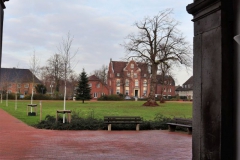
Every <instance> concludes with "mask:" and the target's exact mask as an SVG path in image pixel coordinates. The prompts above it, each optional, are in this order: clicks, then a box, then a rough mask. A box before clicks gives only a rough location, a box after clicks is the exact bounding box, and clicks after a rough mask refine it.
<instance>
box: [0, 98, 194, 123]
mask: <svg viewBox="0 0 240 160" xmlns="http://www.w3.org/2000/svg"><path fill="white" fill-rule="evenodd" d="M39 102H40V101H39V100H34V103H35V104H38V107H37V110H38V112H37V114H38V115H37V116H27V104H29V103H30V101H29V100H28V101H25V100H19V101H18V103H17V109H16V110H15V101H14V100H9V101H8V106H6V102H5V101H3V102H2V103H0V108H2V109H3V110H5V111H7V112H8V113H10V114H11V115H13V116H14V117H16V118H18V119H20V120H21V121H23V122H25V123H27V124H29V125H32V124H36V123H38V122H39V121H40V116H39V115H40V114H39V111H40V108H39V106H40V105H39ZM143 103H144V102H143V101H113V102H112V101H104V102H102V101H96V102H90V101H85V103H82V102H81V101H67V102H66V109H67V110H72V111H76V112H79V113H80V116H81V117H88V116H90V115H91V114H93V115H94V118H97V119H103V116H110V115H124V116H128V115H129V116H130V115H131V116H141V117H143V119H144V120H153V119H154V117H155V115H156V114H162V115H163V116H165V117H174V116H175V117H185V118H190V117H192V103H191V102H166V103H164V104H160V106H158V107H144V106H142V104H143ZM56 110H63V101H42V119H44V118H45V116H46V115H48V114H49V115H53V116H55V115H56Z"/></svg>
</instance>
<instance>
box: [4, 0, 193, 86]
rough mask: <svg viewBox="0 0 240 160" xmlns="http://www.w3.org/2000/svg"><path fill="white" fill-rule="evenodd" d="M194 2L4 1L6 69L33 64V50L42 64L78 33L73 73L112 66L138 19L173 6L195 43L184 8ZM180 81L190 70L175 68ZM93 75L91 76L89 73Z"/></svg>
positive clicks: (161, 0) (116, 0)
mask: <svg viewBox="0 0 240 160" xmlns="http://www.w3.org/2000/svg"><path fill="white" fill-rule="evenodd" d="M192 2H193V0H71V1H66V0H10V1H8V2H6V3H5V5H6V9H5V10H4V12H5V13H4V29H3V55H2V67H7V68H12V67H18V68H29V67H30V59H31V56H32V55H33V52H34V50H35V52H36V56H37V58H38V59H39V60H40V62H41V66H44V65H45V63H46V61H47V59H49V58H50V57H51V56H52V55H53V54H55V53H57V46H58V45H59V43H60V42H61V39H62V37H66V35H67V33H68V32H70V33H71V35H73V36H74V40H73V43H72V52H74V51H76V50H77V49H79V50H78V53H77V55H76V57H75V63H77V65H76V67H75V69H74V70H75V72H76V73H77V74H80V73H81V71H82V69H83V68H84V69H85V71H86V72H87V74H88V75H89V74H90V73H91V72H93V70H96V69H100V68H101V66H102V65H108V64H109V61H110V58H112V60H114V61H120V60H122V58H124V56H125V55H126V52H125V50H124V48H123V47H122V46H121V45H120V44H123V42H124V40H125V37H126V36H127V35H128V34H130V33H132V32H134V31H135V30H136V27H134V25H133V24H134V22H137V21H141V20H142V19H143V18H144V17H146V16H150V17H153V16H154V15H157V14H158V12H159V11H161V10H164V9H166V8H173V10H174V14H173V17H174V18H175V19H176V20H178V21H179V22H180V23H181V25H180V26H179V27H178V28H179V29H180V30H181V31H182V33H183V34H184V36H185V37H186V39H187V41H189V43H191V44H192V39H193V38H192V37H193V23H192V22H191V19H192V16H191V15H189V14H188V13H187V11H186V6H187V5H188V4H190V3H192ZM174 75H175V78H176V84H177V85H178V84H180V85H182V83H184V82H185V81H186V80H187V79H188V78H189V77H190V76H192V71H188V72H187V71H186V69H185V68H182V69H179V68H176V69H175V72H174ZM89 76H90V75H89Z"/></svg>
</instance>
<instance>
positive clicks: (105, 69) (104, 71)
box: [93, 65, 108, 84]
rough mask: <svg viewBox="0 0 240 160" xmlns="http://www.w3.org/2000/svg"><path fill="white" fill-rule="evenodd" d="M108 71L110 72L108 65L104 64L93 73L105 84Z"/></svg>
mask: <svg viewBox="0 0 240 160" xmlns="http://www.w3.org/2000/svg"><path fill="white" fill-rule="evenodd" d="M107 73H108V66H107V65H102V67H101V69H98V70H94V71H93V74H94V75H95V76H96V77H98V78H99V79H100V81H101V82H102V83H104V84H106V83H107Z"/></svg>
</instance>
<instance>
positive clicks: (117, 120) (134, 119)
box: [104, 116, 142, 131]
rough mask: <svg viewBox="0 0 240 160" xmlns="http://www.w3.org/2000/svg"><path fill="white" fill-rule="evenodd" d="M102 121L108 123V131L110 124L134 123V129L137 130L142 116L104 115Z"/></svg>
mask: <svg viewBox="0 0 240 160" xmlns="http://www.w3.org/2000/svg"><path fill="white" fill-rule="evenodd" d="M104 123H105V124H108V131H111V124H136V131H139V128H140V124H141V123H142V118H141V117H139V116H105V117H104Z"/></svg>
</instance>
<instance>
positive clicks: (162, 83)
mask: <svg viewBox="0 0 240 160" xmlns="http://www.w3.org/2000/svg"><path fill="white" fill-rule="evenodd" d="M161 95H163V97H165V98H168V97H172V96H175V95H176V94H175V81H174V79H173V78H172V76H169V75H166V76H163V75H157V88H156V96H161Z"/></svg>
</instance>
